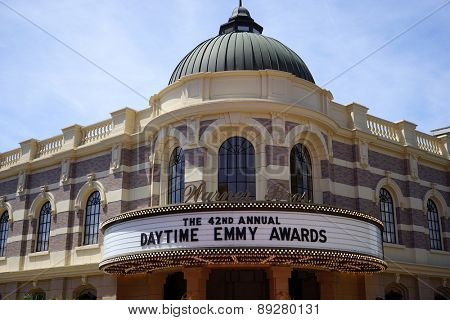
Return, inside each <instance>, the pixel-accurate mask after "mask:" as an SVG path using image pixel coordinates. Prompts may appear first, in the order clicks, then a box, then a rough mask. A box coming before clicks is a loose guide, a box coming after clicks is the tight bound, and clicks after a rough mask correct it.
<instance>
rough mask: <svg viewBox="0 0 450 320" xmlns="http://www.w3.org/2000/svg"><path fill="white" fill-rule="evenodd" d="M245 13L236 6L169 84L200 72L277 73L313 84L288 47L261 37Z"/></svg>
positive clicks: (309, 75) (183, 61) (173, 75)
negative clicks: (286, 74)
mask: <svg viewBox="0 0 450 320" xmlns="http://www.w3.org/2000/svg"><path fill="white" fill-rule="evenodd" d="M262 31H263V28H262V27H261V26H260V25H259V24H257V23H256V22H254V20H253V19H252V18H251V16H250V13H249V12H248V10H247V9H245V8H244V7H242V6H239V7H238V8H236V9H235V10H234V11H233V15H232V16H231V18H230V19H229V21H228V22H227V23H226V24H224V25H222V26H221V28H220V35H218V36H217V37H214V38H211V39H209V40H206V41H204V42H202V43H201V44H199V45H198V46H197V47H196V48H195V49H194V50H192V51H191V52H190V53H189V54H188V55H187V56H186V57H184V59H183V60H181V62H180V63H179V64H178V66H177V67H176V69H175V71H174V72H173V74H172V77H171V78H170V82H169V84H172V83H174V82H175V81H177V80H178V79H180V78H182V77H184V76H187V75H191V74H196V73H202V72H220V71H236V70H278V71H285V72H289V73H291V74H293V75H295V76H296V77H299V78H302V79H304V80H307V81H310V82H312V83H314V78H313V77H312V75H311V73H310V72H309V70H308V67H307V66H306V64H305V63H304V62H303V60H302V59H301V58H300V57H299V56H298V55H297V54H296V53H295V52H294V51H292V50H291V49H289V48H288V47H287V46H285V45H284V44H282V43H281V42H279V41H278V40H275V39H273V38H270V37H266V36H263V35H262V34H261V33H262Z"/></svg>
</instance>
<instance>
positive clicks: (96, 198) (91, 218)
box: [83, 191, 101, 246]
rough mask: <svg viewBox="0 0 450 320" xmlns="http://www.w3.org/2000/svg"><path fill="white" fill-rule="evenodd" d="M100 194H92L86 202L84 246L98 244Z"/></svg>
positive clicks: (96, 192)
mask: <svg viewBox="0 0 450 320" xmlns="http://www.w3.org/2000/svg"><path fill="white" fill-rule="evenodd" d="M100 200H101V199H100V192H98V191H95V192H93V193H92V194H91V195H90V196H89V199H88V201H87V204H86V212H85V219H84V241H83V244H84V245H85V246H87V245H91V244H96V243H98V225H99V220H100Z"/></svg>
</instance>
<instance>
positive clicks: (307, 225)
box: [102, 203, 383, 271]
mask: <svg viewBox="0 0 450 320" xmlns="http://www.w3.org/2000/svg"><path fill="white" fill-rule="evenodd" d="M258 206H259V208H258ZM196 207H198V209H197V210H196V209H195V208H196ZM227 207H228V208H227ZM294 207H297V209H302V208H303V210H296V209H295V208H294ZM317 207H318V206H317V205H306V204H296V205H293V204H283V205H277V204H274V203H271V204H269V203H260V204H258V203H248V204H240V205H239V204H222V205H218V204H208V205H200V204H193V205H182V206H175V207H167V208H166V209H167V210H159V211H160V212H153V213H152V214H150V212H145V211H142V212H140V213H139V212H135V213H132V214H129V215H128V216H127V215H124V216H123V217H121V218H116V219H113V220H111V221H107V222H106V223H105V224H104V229H105V237H104V250H103V262H102V266H104V267H106V266H107V265H111V264H113V265H117V264H120V263H121V262H125V261H126V263H125V264H124V266H123V268H119V269H121V270H122V271H123V270H125V271H126V270H128V271H130V270H132V269H133V265H134V263H133V259H132V257H135V259H136V260H139V259H142V258H143V257H147V258H145V259H143V260H152V261H153V264H154V266H153V267H154V268H159V267H161V266H160V263H163V261H164V259H163V258H162V257H164V256H170V255H172V256H173V257H174V261H175V260H179V259H181V258H182V259H184V260H185V262H180V263H181V264H182V265H183V264H189V262H186V261H189V259H193V260H194V261H197V263H199V262H202V261H203V263H205V264H208V263H212V264H214V263H216V262H214V261H215V260H217V259H216V258H213V259H212V260H211V256H214V255H216V256H217V255H219V256H220V255H221V254H219V252H225V251H227V250H228V252H230V254H229V257H231V258H230V259H231V260H232V261H234V263H236V261H237V262H239V259H240V258H237V256H244V254H239V252H240V251H239V250H241V253H242V252H244V251H245V252H248V253H250V252H255V250H259V251H261V250H263V251H264V252H265V253H264V254H262V255H260V256H261V257H262V258H261V259H260V260H261V261H264V260H265V259H264V256H265V255H268V254H269V252H270V251H271V250H272V251H273V250H275V251H274V252H277V251H276V250H278V252H284V253H286V254H288V255H289V254H290V253H292V252H298V254H299V255H303V254H304V255H305V257H304V258H302V259H304V261H307V260H308V262H313V260H316V259H315V258H314V259H312V260H311V259H310V258H308V257H307V256H308V253H312V252H314V253H315V254H317V253H322V254H323V255H324V256H326V255H330V257H333V259H332V260H333V261H334V262H336V261H338V260H339V259H338V258H339V257H341V259H343V260H342V261H344V260H345V265H347V266H348V265H350V266H351V262H348V261H347V260H348V259H347V258H344V257H353V258H355V259H358V258H357V257H367V258H369V260H370V259H373V260H374V261H378V262H379V263H380V264H381V265H382V264H383V262H382V259H383V247H382V238H381V224H380V223H378V222H377V221H376V219H375V218H372V217H370V216H365V215H364V214H359V215H358V214H356V213H355V214H354V215H353V216H352V215H351V214H344V213H340V214H338V212H337V211H338V209H335V211H336V212H334V211H333V210H332V208H329V207H325V206H321V207H323V208H328V211H329V212H326V210H323V211H324V212H318V210H317ZM175 208H177V210H174V209H175ZM180 208H181V209H180ZM170 209H172V211H174V212H170ZM208 209H209V210H208ZM294 209H295V210H294ZM176 211H185V212H176ZM344 211H345V210H344ZM224 250H225V251H224ZM242 250H244V251H242ZM280 250H281V251H280ZM233 252H235V254H232V253H233ZM300 252H303V253H300ZM227 255H228V254H227ZM272 256H273V255H272ZM276 256H277V254H275V258H276ZM158 257H159V258H158ZM180 257H181V258H180ZM208 257H209V258H208ZM244 258H245V257H244ZM275 258H272V259H271V260H274V259H275ZM307 258H308V259H307ZM155 259H156V260H158V259H160V260H159V262H158V263H157V262H155ZM221 259H222V260H223V259H224V257H223V256H222V258H221ZM225 260H227V259H226V258H225ZM225 260H224V261H225ZM244 260H245V259H244ZM319 260H320V259H319ZM325 260H326V259H325ZM350 260H351V259H350ZM327 261H328V260H327ZM165 262H166V263H167V262H168V261H167V258H165ZM169 262H170V261H169ZM272 262H273V261H272ZM328 262H330V261H328ZM328 262H327V263H328ZM177 263H178V262H177ZM358 263H359V262H358ZM137 264H138V265H139V263H137ZM163 264H164V263H163ZM175 264H176V263H175ZM150 265H151V264H150ZM358 268H360V267H358V266H356V265H355V270H357V269H358ZM337 269H339V268H337ZM363 269H364V268H362V269H361V270H363Z"/></svg>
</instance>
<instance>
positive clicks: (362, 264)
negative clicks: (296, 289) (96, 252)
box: [100, 248, 387, 275]
mask: <svg viewBox="0 0 450 320" xmlns="http://www.w3.org/2000/svg"><path fill="white" fill-rule="evenodd" d="M224 265H227V266H230V265H232V266H239V265H242V266H249V265H253V266H273V265H285V266H292V267H302V268H312V269H319V270H326V271H339V272H345V273H358V274H361V273H365V274H372V273H378V272H383V271H384V270H386V268H387V264H386V262H384V261H383V260H382V259H379V258H376V257H373V256H369V255H363V254H357V253H352V252H342V251H332V250H317V249H292V248H286V249H283V248H261V249H260V248H236V249H234V248H228V249H201V248H200V249H179V250H164V251H157V252H146V253H138V254H131V255H124V256H120V257H116V258H112V259H108V260H105V261H102V262H101V263H100V269H101V270H102V271H104V272H106V273H109V274H122V275H127V274H137V273H146V272H152V271H155V270H164V269H175V268H186V267H205V266H209V267H213V266H224Z"/></svg>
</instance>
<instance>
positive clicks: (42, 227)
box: [36, 202, 52, 252]
mask: <svg viewBox="0 0 450 320" xmlns="http://www.w3.org/2000/svg"><path fill="white" fill-rule="evenodd" d="M51 223H52V207H51V205H50V202H47V203H46V204H44V205H43V206H42V209H41V213H40V214H39V224H38V232H37V245H36V252H41V251H47V250H48V243H49V239H50V226H51Z"/></svg>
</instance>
